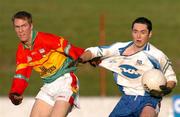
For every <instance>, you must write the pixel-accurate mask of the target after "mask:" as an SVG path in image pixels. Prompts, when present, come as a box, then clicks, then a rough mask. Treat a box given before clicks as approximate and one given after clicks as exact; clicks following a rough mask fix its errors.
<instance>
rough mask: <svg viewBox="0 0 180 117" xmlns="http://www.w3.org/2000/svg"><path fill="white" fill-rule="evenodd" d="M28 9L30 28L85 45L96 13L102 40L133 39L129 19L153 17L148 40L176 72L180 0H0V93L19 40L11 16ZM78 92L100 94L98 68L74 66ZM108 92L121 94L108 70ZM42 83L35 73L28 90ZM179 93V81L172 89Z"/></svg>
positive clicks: (91, 42) (92, 39) (93, 36)
mask: <svg viewBox="0 0 180 117" xmlns="http://www.w3.org/2000/svg"><path fill="white" fill-rule="evenodd" d="M19 10H27V11H29V12H31V13H32V14H33V19H34V27H35V29H36V30H38V31H44V32H50V33H54V34H57V35H61V36H63V37H66V38H67V39H68V40H69V41H70V42H71V43H73V44H75V45H77V46H81V47H84V48H86V47H89V46H95V45H98V41H99V18H100V15H102V14H104V15H105V32H106V44H107V45H108V44H111V43H114V42H117V41H127V40H129V39H131V28H130V27H131V22H132V21H133V20H134V19H135V18H137V17H139V16H145V17H148V18H150V19H151V20H152V22H153V37H152V40H151V42H152V43H153V44H154V45H155V46H158V47H159V48H160V49H161V50H163V51H164V52H165V53H166V54H167V55H168V57H169V58H170V59H171V60H172V62H173V66H174V70H175V71H176V74H177V78H179V77H180V48H179V42H180V41H179V38H180V32H179V31H180V15H179V13H178V11H180V1H179V0H173V1H172V0H149V1H145V0H125V1H124V0H43V1H40V0H39V1H38V0H13V1H11V0H0V47H1V48H0V95H7V94H8V91H9V89H10V85H11V80H12V77H13V74H14V71H15V51H16V48H17V44H18V39H17V37H16V35H15V32H14V30H13V28H12V22H11V16H12V15H13V14H14V13H15V12H17V11H19ZM77 76H78V77H79V80H80V95H83V96H94V95H99V93H100V89H99V69H98V68H95V69H94V68H92V67H90V66H89V65H81V66H80V67H79V69H78V70H77ZM106 81H107V84H106V85H107V95H108V96H113V95H120V94H119V91H118V89H117V87H116V85H115V84H114V81H113V77H112V74H111V73H110V72H109V71H107V77H106ZM41 85H42V82H41V80H40V78H39V77H38V75H37V74H36V73H33V75H32V77H31V80H30V84H29V87H28V88H27V90H26V91H25V94H26V95H35V94H36V93H37V92H38V91H39V87H40V86H41ZM177 93H180V87H179V86H177V87H176V88H175V90H174V92H173V93H172V94H177Z"/></svg>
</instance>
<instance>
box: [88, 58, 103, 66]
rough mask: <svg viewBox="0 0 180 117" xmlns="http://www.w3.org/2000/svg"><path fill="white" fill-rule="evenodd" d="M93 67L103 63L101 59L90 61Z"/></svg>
mask: <svg viewBox="0 0 180 117" xmlns="http://www.w3.org/2000/svg"><path fill="white" fill-rule="evenodd" d="M88 62H89V64H90V65H91V66H93V67H97V66H98V65H99V64H100V63H101V57H96V58H93V59H91V60H89V61H88Z"/></svg>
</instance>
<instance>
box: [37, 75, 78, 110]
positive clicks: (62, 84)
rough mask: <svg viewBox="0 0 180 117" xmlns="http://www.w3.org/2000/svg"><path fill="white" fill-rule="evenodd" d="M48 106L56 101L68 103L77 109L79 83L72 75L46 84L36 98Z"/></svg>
mask: <svg viewBox="0 0 180 117" xmlns="http://www.w3.org/2000/svg"><path fill="white" fill-rule="evenodd" d="M36 99H41V100H43V101H45V102H46V103H48V104H50V105H52V106H53V105H54V103H55V101H56V100H63V101H67V102H69V103H70V104H71V105H72V106H75V107H77V108H79V82H78V78H77V77H76V76H75V75H74V73H66V74H64V75H63V76H61V77H59V78H58V79H56V80H55V81H53V82H51V83H46V84H44V85H43V86H42V87H41V90H40V91H39V93H38V94H37V96H36Z"/></svg>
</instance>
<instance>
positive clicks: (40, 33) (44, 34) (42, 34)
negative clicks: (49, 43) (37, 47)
mask: <svg viewBox="0 0 180 117" xmlns="http://www.w3.org/2000/svg"><path fill="white" fill-rule="evenodd" d="M37 35H38V36H42V37H59V36H58V35H55V34H52V33H48V32H37Z"/></svg>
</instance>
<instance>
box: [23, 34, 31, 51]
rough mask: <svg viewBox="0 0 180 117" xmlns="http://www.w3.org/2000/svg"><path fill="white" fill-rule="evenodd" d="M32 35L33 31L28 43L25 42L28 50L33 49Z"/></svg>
mask: <svg viewBox="0 0 180 117" xmlns="http://www.w3.org/2000/svg"><path fill="white" fill-rule="evenodd" d="M32 33H33V31H31V35H30V37H29V39H28V40H27V41H25V42H23V43H24V44H25V45H26V46H27V47H28V48H31V46H32Z"/></svg>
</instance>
